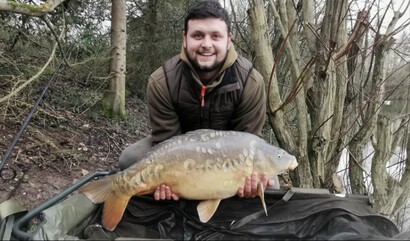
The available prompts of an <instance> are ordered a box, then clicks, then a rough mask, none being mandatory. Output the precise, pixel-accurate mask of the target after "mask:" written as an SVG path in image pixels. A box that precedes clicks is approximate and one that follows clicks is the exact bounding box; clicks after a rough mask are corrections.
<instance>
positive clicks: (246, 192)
mask: <svg viewBox="0 0 410 241" xmlns="http://www.w3.org/2000/svg"><path fill="white" fill-rule="evenodd" d="M251 183H252V181H251V178H250V177H247V178H246V181H245V187H244V193H243V194H244V197H250V196H251V191H252V186H251V185H252V184H251Z"/></svg>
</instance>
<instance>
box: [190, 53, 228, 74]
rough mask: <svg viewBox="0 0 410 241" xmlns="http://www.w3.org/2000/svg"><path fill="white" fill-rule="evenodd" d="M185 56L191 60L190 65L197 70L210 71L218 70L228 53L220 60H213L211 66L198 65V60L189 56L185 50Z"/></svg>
mask: <svg viewBox="0 0 410 241" xmlns="http://www.w3.org/2000/svg"><path fill="white" fill-rule="evenodd" d="M186 53H187V54H186V56H187V57H188V60H189V62H191V64H192V67H194V69H195V70H196V71H197V72H212V71H215V70H219V69H220V68H221V67H222V65H223V64H224V63H225V60H226V58H227V57H228V53H227V54H226V55H225V58H224V59H223V60H222V61H220V62H215V63H214V64H213V65H211V66H201V65H199V63H198V61H196V60H194V59H192V58H191V56H189V54H188V51H186Z"/></svg>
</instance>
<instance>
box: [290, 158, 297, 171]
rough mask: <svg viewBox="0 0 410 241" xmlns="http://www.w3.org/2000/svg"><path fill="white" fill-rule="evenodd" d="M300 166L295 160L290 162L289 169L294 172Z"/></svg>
mask: <svg viewBox="0 0 410 241" xmlns="http://www.w3.org/2000/svg"><path fill="white" fill-rule="evenodd" d="M298 165H299V163H298V162H297V160H296V158H295V159H294V160H293V161H291V162H290V165H289V169H290V170H294V169H295V168H296V167H297V166H298Z"/></svg>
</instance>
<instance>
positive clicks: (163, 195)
mask: <svg viewBox="0 0 410 241" xmlns="http://www.w3.org/2000/svg"><path fill="white" fill-rule="evenodd" d="M154 198H155V200H157V201H159V200H165V199H167V200H171V198H172V199H174V200H175V201H178V200H179V197H178V196H177V195H176V194H173V193H172V192H171V188H170V187H169V186H166V185H164V184H162V185H161V186H158V187H157V188H156V189H155V192H154Z"/></svg>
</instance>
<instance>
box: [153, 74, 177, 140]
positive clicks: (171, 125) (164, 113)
mask: <svg viewBox="0 0 410 241" xmlns="http://www.w3.org/2000/svg"><path fill="white" fill-rule="evenodd" d="M147 102H148V111H149V118H150V123H151V128H152V131H151V135H152V140H153V142H154V143H158V142H162V141H164V140H166V139H168V138H170V137H172V136H175V135H179V134H180V133H181V129H180V123H179V118H178V115H177V113H176V111H175V109H174V106H173V105H172V101H171V97H170V95H169V90H168V86H167V84H166V79H165V74H164V71H163V69H162V68H159V69H157V70H156V71H155V72H154V73H152V74H151V76H150V78H149V81H148V86H147Z"/></svg>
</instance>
